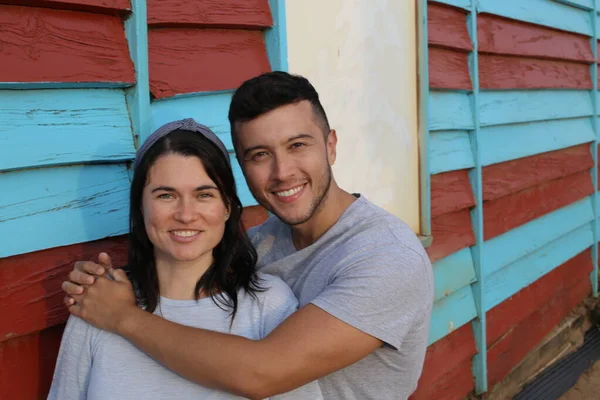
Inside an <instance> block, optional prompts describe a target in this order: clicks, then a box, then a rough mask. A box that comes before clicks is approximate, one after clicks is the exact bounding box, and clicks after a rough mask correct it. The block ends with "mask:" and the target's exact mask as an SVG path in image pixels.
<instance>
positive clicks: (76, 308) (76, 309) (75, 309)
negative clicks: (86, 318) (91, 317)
mask: <svg viewBox="0 0 600 400" xmlns="http://www.w3.org/2000/svg"><path fill="white" fill-rule="evenodd" d="M68 310H69V313H71V315H74V316H76V317H79V318H81V306H80V305H78V304H73V305H71V306H69V308H68Z"/></svg>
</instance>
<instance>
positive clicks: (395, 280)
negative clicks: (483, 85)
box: [63, 72, 433, 400]
mask: <svg viewBox="0 0 600 400" xmlns="http://www.w3.org/2000/svg"><path fill="white" fill-rule="evenodd" d="M229 120H230V123H231V135H232V139H233V144H234V147H235V151H236V154H237V158H238V161H239V163H240V165H241V167H242V170H243V172H244V176H245V177H246V180H247V182H248V185H249V187H250V190H251V191H252V194H253V195H254V197H255V198H256V200H257V201H258V202H259V203H260V204H261V205H262V206H264V207H265V208H267V209H268V210H269V211H270V212H271V213H272V214H274V215H275V216H273V217H271V218H269V219H268V220H267V221H266V222H265V223H264V224H262V225H261V226H258V227H256V228H253V229H252V230H251V231H250V232H249V235H250V236H251V239H252V241H253V244H254V245H255V247H256V249H257V252H258V255H259V269H260V270H261V271H262V272H266V273H271V274H275V275H278V276H280V277H281V278H282V279H283V280H284V281H285V282H286V283H287V284H288V285H289V286H290V287H291V288H292V290H293V292H294V294H295V295H296V296H297V297H298V300H299V302H300V308H299V310H298V311H297V312H296V313H294V314H293V315H291V316H290V317H289V318H288V319H287V320H285V321H284V322H283V323H282V324H281V325H280V326H279V327H277V328H276V329H275V330H274V331H273V332H272V333H271V334H270V335H269V336H268V337H267V338H265V339H263V340H259V341H251V340H248V339H245V338H241V337H236V336H232V335H226V334H221V333H216V332H210V331H204V330H199V329H193V328H189V327H185V326H181V325H177V324H174V323H172V322H169V321H167V320H165V319H162V318H160V317H158V316H155V315H152V314H150V313H148V312H145V311H143V310H141V309H139V308H137V307H136V305H135V303H134V300H133V299H134V297H133V293H132V289H131V284H130V283H129V281H127V278H126V277H125V274H124V273H123V272H122V271H121V270H112V268H111V266H110V260H109V259H108V257H107V256H106V255H105V254H104V255H102V257H101V261H102V264H103V265H104V267H103V266H101V265H99V264H95V263H92V262H80V263H77V264H76V267H75V270H74V271H72V272H71V274H70V280H71V282H65V283H64V284H63V289H64V290H65V291H66V292H67V294H70V295H71V297H67V298H66V300H65V301H66V302H67V305H68V306H69V310H70V312H71V313H72V314H74V315H76V316H79V317H81V318H83V319H85V320H87V321H88V322H90V323H92V324H93V325H96V326H97V327H98V328H101V329H105V330H108V331H112V332H114V333H117V334H119V335H121V336H123V337H125V338H126V339H128V340H129V341H131V342H132V343H134V344H135V345H136V346H137V347H139V348H140V349H141V350H143V351H145V352H146V353H148V354H149V355H150V356H151V357H152V358H154V359H155V360H157V361H158V362H160V363H162V364H163V365H165V366H166V367H168V368H170V369H172V370H174V371H175V372H177V373H179V374H181V375H182V376H184V377H186V378H187V379H190V380H192V381H195V382H197V383H199V384H201V385H204V386H208V387H213V388H217V389H222V390H225V391H228V392H232V393H235V394H239V395H242V396H245V397H249V398H256V399H259V398H264V397H268V396H270V395H273V394H276V393H281V392H285V391H289V390H291V389H293V388H296V387H299V386H301V385H303V384H305V383H307V382H310V381H312V380H315V379H319V384H320V386H321V390H322V391H323V395H324V396H325V398H327V399H361V400H363V399H406V398H408V396H409V395H410V394H411V393H412V392H413V391H414V390H415V388H416V385H417V381H418V378H419V376H420V373H421V369H422V365H423V360H424V355H425V350H426V346H427V338H428V330H429V318H430V315H431V309H432V303H433V273H432V268H431V264H430V262H429V260H428V258H427V255H426V253H425V251H424V249H423V247H422V246H421V244H420V242H419V240H418V239H417V237H416V236H415V235H414V234H413V232H412V231H411V230H410V228H409V227H408V226H407V225H405V224H404V223H403V222H402V221H400V220H399V219H398V218H396V217H394V216H393V215H391V214H389V213H388V212H386V211H384V210H382V209H380V208H378V207H377V206H375V205H373V204H372V203H370V202H369V201H368V200H366V199H365V198H364V196H360V195H352V194H350V193H348V192H346V191H344V190H342V189H341V188H340V187H338V185H337V183H336V181H335V179H334V177H333V175H332V170H331V166H332V165H333V163H334V161H335V158H336V144H337V134H336V132H335V130H333V129H330V127H329V123H328V121H327V117H326V114H325V111H324V110H323V107H322V106H321V104H320V102H319V97H318V94H317V92H316V91H315V89H314V88H313V86H312V85H311V84H310V83H309V82H308V80H306V79H305V78H302V77H299V76H293V75H290V74H287V73H284V72H272V73H267V74H264V75H261V76H259V77H256V78H253V79H250V80H249V81H247V82H245V83H244V84H242V86H241V87H240V88H239V89H238V90H237V91H236V93H235V94H234V96H233V98H232V101H231V106H230V110H229ZM373 179H377V177H373ZM105 269H108V270H109V272H110V273H111V274H112V276H113V277H114V279H115V281H112V280H109V279H106V278H104V277H102V276H101V275H102V274H103V273H104V272H105ZM86 273H89V274H92V275H97V276H98V277H96V278H95V279H94V278H93V277H92V276H90V275H87V274H86ZM92 283H93V284H92ZM77 284H82V285H90V286H87V287H86V289H85V291H84V289H83V287H81V286H78V285H77Z"/></svg>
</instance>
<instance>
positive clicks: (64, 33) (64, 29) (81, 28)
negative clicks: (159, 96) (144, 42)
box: [0, 5, 135, 85]
mask: <svg viewBox="0 0 600 400" xmlns="http://www.w3.org/2000/svg"><path fill="white" fill-rule="evenodd" d="M0 41H1V42H2V46H1V47H0V59H2V68H0V82H69V83H73V82H92V83H96V82H110V83H115V84H118V85H124V84H133V83H134V81H135V77H134V70H133V63H132V62H131V58H130V56H129V51H128V47H127V40H126V38H125V29H124V27H123V21H122V20H121V18H120V17H118V16H107V15H99V14H93V13H87V12H75V11H63V10H52V9H48V8H36V7H21V6H12V5H0ZM57 55H60V56H57Z"/></svg>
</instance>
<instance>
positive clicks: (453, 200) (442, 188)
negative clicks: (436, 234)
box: [431, 169, 475, 218]
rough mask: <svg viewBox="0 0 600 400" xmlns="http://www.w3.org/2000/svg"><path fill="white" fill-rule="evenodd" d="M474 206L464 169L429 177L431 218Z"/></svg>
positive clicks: (467, 176) (469, 184)
mask: <svg viewBox="0 0 600 400" xmlns="http://www.w3.org/2000/svg"><path fill="white" fill-rule="evenodd" d="M474 205H475V199H474V198H473V190H472V189H471V183H470V182H469V175H468V172H467V170H466V169H463V170H459V171H450V172H443V173H441V174H436V175H432V176H431V217H432V218H435V217H437V216H440V215H442V214H446V213H449V212H453V211H458V210H462V209H463V208H470V207H473V206H474Z"/></svg>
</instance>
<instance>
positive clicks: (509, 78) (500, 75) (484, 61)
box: [479, 54, 592, 89]
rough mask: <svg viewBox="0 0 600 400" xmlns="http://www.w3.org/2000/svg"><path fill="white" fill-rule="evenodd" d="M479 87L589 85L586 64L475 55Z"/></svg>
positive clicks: (585, 86)
mask: <svg viewBox="0 0 600 400" xmlns="http://www.w3.org/2000/svg"><path fill="white" fill-rule="evenodd" d="M479 82H480V87H481V89H591V88H592V78H591V74H590V68H589V65H588V64H583V63H574V62H570V61H555V60H541V59H534V58H520V57H512V56H500V55H491V54H480V55H479Z"/></svg>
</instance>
